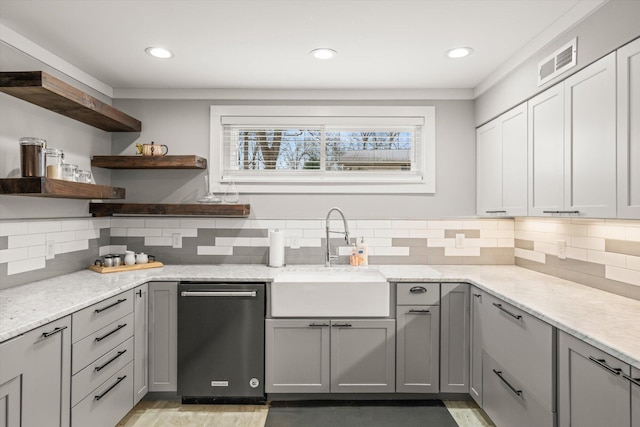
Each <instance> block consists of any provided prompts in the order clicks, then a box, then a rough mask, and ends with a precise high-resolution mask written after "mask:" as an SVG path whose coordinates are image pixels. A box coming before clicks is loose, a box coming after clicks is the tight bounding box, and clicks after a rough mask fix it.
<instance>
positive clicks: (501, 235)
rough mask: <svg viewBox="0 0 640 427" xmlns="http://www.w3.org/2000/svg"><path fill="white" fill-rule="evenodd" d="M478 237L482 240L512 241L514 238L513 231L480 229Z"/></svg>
mask: <svg viewBox="0 0 640 427" xmlns="http://www.w3.org/2000/svg"><path fill="white" fill-rule="evenodd" d="M480 237H481V238H483V239H513V238H514V237H515V232H514V230H512V229H511V230H498V229H497V228H496V229H481V230H480Z"/></svg>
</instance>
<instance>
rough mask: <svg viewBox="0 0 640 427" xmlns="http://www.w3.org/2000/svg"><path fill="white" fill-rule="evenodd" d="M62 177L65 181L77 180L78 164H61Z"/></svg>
mask: <svg viewBox="0 0 640 427" xmlns="http://www.w3.org/2000/svg"><path fill="white" fill-rule="evenodd" d="M62 179H64V180H65V181H74V182H77V181H78V165H71V164H67V163H63V164H62Z"/></svg>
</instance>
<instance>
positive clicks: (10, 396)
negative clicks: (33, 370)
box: [0, 349, 21, 427]
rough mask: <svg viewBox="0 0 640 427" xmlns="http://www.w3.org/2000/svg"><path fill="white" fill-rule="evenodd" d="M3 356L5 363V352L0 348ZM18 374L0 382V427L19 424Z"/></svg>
mask: <svg viewBox="0 0 640 427" xmlns="http://www.w3.org/2000/svg"><path fill="white" fill-rule="evenodd" d="M0 355H2V356H3V358H2V363H7V360H6V359H5V358H4V356H5V353H3V352H2V350H1V349H0ZM20 405H21V393H20V375H18V376H15V377H13V378H11V379H9V380H7V381H4V382H3V383H2V384H0V427H14V426H19V425H20Z"/></svg>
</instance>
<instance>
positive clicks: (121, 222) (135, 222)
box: [111, 217, 144, 228]
mask: <svg viewBox="0 0 640 427" xmlns="http://www.w3.org/2000/svg"><path fill="white" fill-rule="evenodd" d="M111 227H121V228H130V227H135V228H144V218H120V217H115V218H111Z"/></svg>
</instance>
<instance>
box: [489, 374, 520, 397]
mask: <svg viewBox="0 0 640 427" xmlns="http://www.w3.org/2000/svg"><path fill="white" fill-rule="evenodd" d="M493 373H494V374H496V375H497V376H498V378H500V379H501V380H502V382H503V383H505V384H506V385H507V387H509V389H510V390H511V391H512V392H513V394H515V395H516V396H518V397H520V398H522V390H518V389H516V388H515V387H514V386H512V385H511V384H509V381H507V380H506V379H505V378H504V377H503V376H502V371H496V370H495V369H493Z"/></svg>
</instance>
